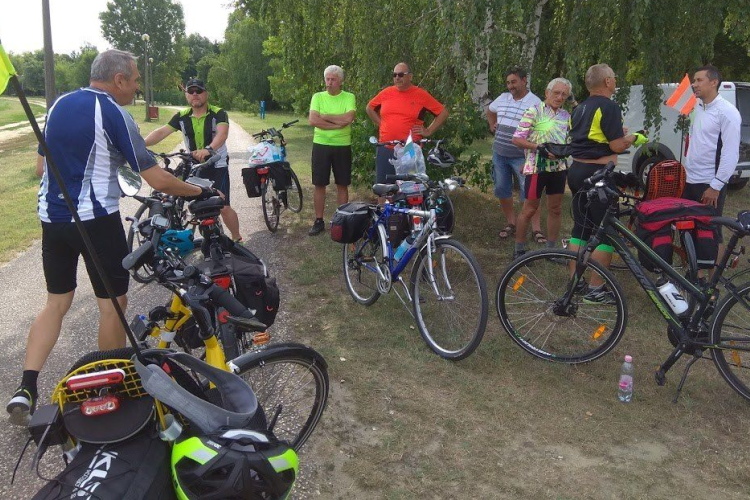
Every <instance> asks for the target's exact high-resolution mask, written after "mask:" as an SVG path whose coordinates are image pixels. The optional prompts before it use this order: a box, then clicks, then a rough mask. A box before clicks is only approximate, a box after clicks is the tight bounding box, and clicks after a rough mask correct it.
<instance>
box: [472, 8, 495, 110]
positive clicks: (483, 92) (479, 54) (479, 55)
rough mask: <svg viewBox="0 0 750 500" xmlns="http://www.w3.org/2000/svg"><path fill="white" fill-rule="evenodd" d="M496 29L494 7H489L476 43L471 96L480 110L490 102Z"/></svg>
mask: <svg viewBox="0 0 750 500" xmlns="http://www.w3.org/2000/svg"><path fill="white" fill-rule="evenodd" d="M494 30H495V23H494V22H493V20H492V8H491V7H487V13H486V17H485V20H484V27H483V28H482V32H481V33H480V34H479V37H478V38H477V41H476V43H475V55H476V63H475V66H474V71H473V72H471V73H473V80H474V81H473V82H470V83H469V85H470V87H471V88H472V91H471V98H472V100H473V101H474V102H475V103H477V105H479V108H480V110H483V109H484V107H485V106H486V105H487V104H489V103H490V87H489V69H490V35H492V32H493V31H494Z"/></svg>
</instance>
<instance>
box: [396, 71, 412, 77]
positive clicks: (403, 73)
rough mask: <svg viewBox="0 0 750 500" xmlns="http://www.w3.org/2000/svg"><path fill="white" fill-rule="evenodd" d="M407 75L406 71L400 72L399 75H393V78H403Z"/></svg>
mask: <svg viewBox="0 0 750 500" xmlns="http://www.w3.org/2000/svg"><path fill="white" fill-rule="evenodd" d="M408 74H409V72H408V71H401V72H399V73H393V78H396V77H399V78H403V77H405V76H406V75H408Z"/></svg>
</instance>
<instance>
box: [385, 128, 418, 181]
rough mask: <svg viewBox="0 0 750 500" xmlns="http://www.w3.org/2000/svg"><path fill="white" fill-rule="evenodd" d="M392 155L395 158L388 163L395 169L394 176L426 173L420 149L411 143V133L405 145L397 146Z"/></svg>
mask: <svg viewBox="0 0 750 500" xmlns="http://www.w3.org/2000/svg"><path fill="white" fill-rule="evenodd" d="M393 153H394V156H395V157H396V158H395V159H393V160H388V161H390V162H391V164H392V165H393V166H394V168H395V169H396V174H399V175H403V174H424V173H425V172H426V168H425V162H424V154H423V153H422V148H420V147H419V145H417V144H415V143H414V141H412V138H411V133H410V134H409V137H408V138H407V139H406V144H405V145H403V146H401V145H397V146H396V147H395V148H394V149H393Z"/></svg>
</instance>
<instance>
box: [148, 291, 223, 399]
mask: <svg viewBox="0 0 750 500" xmlns="http://www.w3.org/2000/svg"><path fill="white" fill-rule="evenodd" d="M192 316H193V313H192V312H191V311H190V309H189V308H187V307H185V304H184V303H183V302H182V299H181V298H180V297H179V296H178V295H177V294H174V295H172V303H171V304H170V305H169V317H168V318H167V320H166V321H164V329H162V328H159V326H154V327H153V328H152V329H151V331H150V332H149V335H150V336H152V337H154V338H158V339H159V346H158V347H159V349H166V348H168V347H169V345H170V344H171V343H172V339H174V335H175V333H176V332H177V331H178V330H179V329H180V328H181V327H182V326H183V325H184V324H185V322H187V320H189V319H190V318H191V317H192ZM165 333H166V335H164V334H165ZM170 334H171V335H170ZM166 339H169V340H166ZM203 343H204V344H205V346H206V363H208V364H209V365H211V366H214V367H216V368H220V369H222V370H225V371H229V367H228V366H227V360H226V358H225V357H224V350H223V349H222V348H221V346H220V345H219V341H218V340H217V339H216V336H215V335H214V336H211V337H209V338H207V339H205V340H203ZM212 385H213V384H212Z"/></svg>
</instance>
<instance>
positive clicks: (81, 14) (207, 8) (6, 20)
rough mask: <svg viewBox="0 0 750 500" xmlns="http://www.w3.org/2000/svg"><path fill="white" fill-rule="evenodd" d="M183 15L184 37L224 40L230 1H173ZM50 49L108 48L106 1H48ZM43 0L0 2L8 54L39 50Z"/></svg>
mask: <svg viewBox="0 0 750 500" xmlns="http://www.w3.org/2000/svg"><path fill="white" fill-rule="evenodd" d="M176 1H177V2H178V3H181V4H182V10H183V11H184V13H185V34H186V35H190V34H191V33H198V34H200V35H202V36H205V37H206V38H208V39H210V40H212V41H219V40H223V39H224V30H225V29H226V27H227V18H228V16H229V14H230V13H231V12H232V8H231V7H228V5H229V4H230V3H231V0H176ZM49 4H50V18H51V24H52V48H53V50H54V51H55V53H58V54H69V53H70V52H73V51H76V50H78V49H80V47H81V45H83V44H84V43H85V42H88V43H90V44H92V45H95V46H96V47H97V48H98V49H99V50H100V51H102V50H105V49H108V48H110V45H109V43H108V42H107V41H106V40H105V39H104V38H103V37H102V32H101V29H100V24H101V23H100V21H99V13H100V12H103V11H104V10H106V6H107V0H49ZM43 36H44V35H43V33H42V0H0V40H1V41H2V43H3V47H4V48H5V50H6V51H7V52H16V53H18V52H27V51H33V50H40V49H42V48H43V46H44V39H43Z"/></svg>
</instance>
